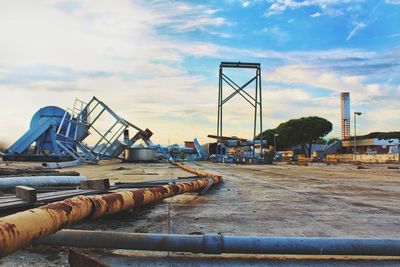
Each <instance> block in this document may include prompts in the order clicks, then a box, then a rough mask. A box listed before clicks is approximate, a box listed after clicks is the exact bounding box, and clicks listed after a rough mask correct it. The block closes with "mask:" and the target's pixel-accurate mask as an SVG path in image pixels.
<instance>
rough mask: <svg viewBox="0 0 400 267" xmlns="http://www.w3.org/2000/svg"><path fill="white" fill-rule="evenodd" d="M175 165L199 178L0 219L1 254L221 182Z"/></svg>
mask: <svg viewBox="0 0 400 267" xmlns="http://www.w3.org/2000/svg"><path fill="white" fill-rule="evenodd" d="M174 164H175V165H176V166H178V167H180V168H182V169H184V170H187V171H189V170H190V171H191V172H192V173H195V174H197V175H199V176H202V178H200V179H198V180H196V181H191V182H179V183H176V184H171V185H164V186H159V187H153V188H146V189H137V190H129V191H121V192H116V193H111V194H105V195H94V196H78V197H73V198H70V199H66V200H64V201H59V202H54V203H52V204H48V205H45V206H42V207H39V208H35V209H30V210H26V211H23V212H19V213H16V214H13V215H9V216H6V217H3V218H0V257H2V256H5V255H9V254H11V253H13V252H14V251H16V250H18V249H21V248H23V247H26V246H28V245H29V244H31V243H32V241H34V240H36V239H38V238H41V237H44V236H48V235H50V234H53V233H55V232H57V231H59V230H61V229H62V228H64V227H65V226H66V225H69V224H72V223H75V222H78V221H80V220H82V219H85V218H97V217H101V216H105V215H109V214H114V213H118V212H121V211H124V210H128V209H131V208H134V207H138V206H142V205H146V204H149V203H152V202H157V201H160V200H162V199H165V198H169V197H173V196H175V195H179V194H183V193H188V192H195V191H199V190H201V189H203V188H205V187H206V186H207V185H208V183H209V179H212V180H213V183H214V184H219V183H221V182H222V177H221V176H217V175H213V174H208V173H206V172H199V171H197V170H193V169H190V168H188V167H186V166H183V165H182V164H179V163H174Z"/></svg>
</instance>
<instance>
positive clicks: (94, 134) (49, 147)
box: [3, 97, 152, 167]
mask: <svg viewBox="0 0 400 267" xmlns="http://www.w3.org/2000/svg"><path fill="white" fill-rule="evenodd" d="M106 116H107V120H106V121H103V122H102V123H100V121H102V119H103V118H104V117H106ZM110 118H111V121H110ZM99 124H100V125H99ZM104 125H106V126H104ZM129 127H130V128H131V129H134V130H136V131H138V133H137V134H136V135H135V136H134V137H133V138H132V139H129V131H128V128H129ZM122 135H124V140H123V141H120V140H118V139H119V138H120V137H121V136H122ZM151 135H152V132H151V131H150V130H148V129H146V130H142V129H140V128H139V127H137V126H135V125H134V124H132V123H130V122H128V121H127V120H125V119H123V118H121V117H120V116H118V115H117V114H116V113H115V112H114V111H113V110H112V109H111V108H109V107H108V106H107V105H106V104H104V103H103V102H101V101H100V100H99V99H97V98H96V97H93V98H92V99H91V100H90V101H89V102H88V103H85V102H83V101H81V100H78V99H77V100H76V101H75V103H74V106H73V108H72V109H67V110H64V109H61V108H59V107H55V106H48V107H44V108H41V109H39V110H38V111H37V112H36V113H35V114H34V115H33V117H32V120H31V123H30V127H29V130H28V131H27V132H26V133H25V134H24V135H22V136H21V137H20V138H19V139H18V140H17V141H16V142H15V143H14V144H13V145H12V146H10V147H9V148H8V149H7V150H6V151H5V152H4V155H3V160H23V161H52V162H53V161H55V162H60V161H61V162H62V161H71V160H76V161H78V162H97V161H99V160H101V159H105V158H115V157H119V156H120V155H121V153H122V152H123V150H124V149H125V148H126V147H131V146H132V145H133V144H134V143H135V142H136V141H137V140H139V139H140V138H141V139H143V141H145V142H148V143H149V144H152V143H151V141H149V138H150V136H151ZM89 136H91V138H88V137H89ZM93 139H94V140H96V141H95V142H93V141H90V140H93ZM90 143H91V144H92V145H89V144H90ZM32 144H34V146H33V147H31V145H32ZM65 164H66V163H64V165H65ZM74 164H75V163H74ZM56 167H59V166H56Z"/></svg>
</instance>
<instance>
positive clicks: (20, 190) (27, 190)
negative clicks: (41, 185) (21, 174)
mask: <svg viewBox="0 0 400 267" xmlns="http://www.w3.org/2000/svg"><path fill="white" fill-rule="evenodd" d="M15 195H16V197H17V198H20V199H22V200H25V201H27V202H29V203H33V202H35V201H36V199H37V197H36V189H35V188H32V187H28V186H22V185H19V186H16V187H15Z"/></svg>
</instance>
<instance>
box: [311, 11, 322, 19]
mask: <svg viewBox="0 0 400 267" xmlns="http://www.w3.org/2000/svg"><path fill="white" fill-rule="evenodd" d="M320 16H321V13H319V12H315V13H314V14H311V15H310V17H312V18H318V17H320Z"/></svg>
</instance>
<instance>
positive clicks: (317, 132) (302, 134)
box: [276, 116, 332, 157]
mask: <svg viewBox="0 0 400 267" xmlns="http://www.w3.org/2000/svg"><path fill="white" fill-rule="evenodd" d="M330 131H332V123H331V122H329V121H328V120H326V119H324V118H321V117H316V116H313V117H302V118H300V119H292V120H289V121H287V122H284V123H281V124H280V125H279V126H278V127H277V128H276V132H277V133H278V134H279V140H280V142H281V143H284V144H285V145H286V146H287V147H290V146H296V145H300V146H301V148H302V150H303V152H304V153H305V154H306V156H307V157H309V156H310V155H311V146H312V144H314V143H315V142H316V141H318V140H320V139H322V138H323V137H324V136H326V135H327V134H328V133H329V132H330Z"/></svg>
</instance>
